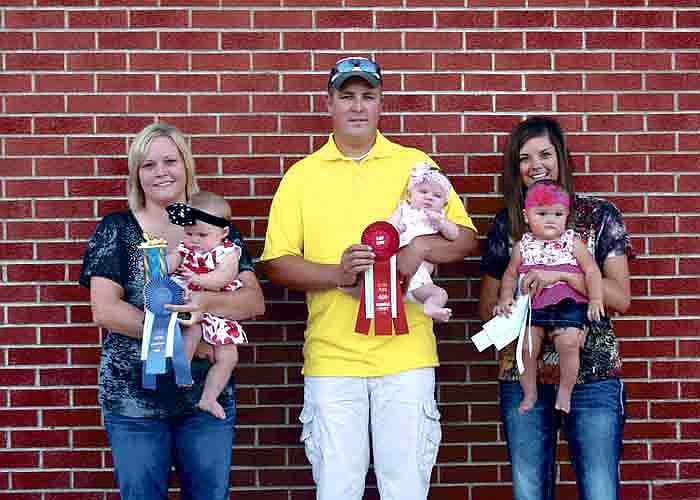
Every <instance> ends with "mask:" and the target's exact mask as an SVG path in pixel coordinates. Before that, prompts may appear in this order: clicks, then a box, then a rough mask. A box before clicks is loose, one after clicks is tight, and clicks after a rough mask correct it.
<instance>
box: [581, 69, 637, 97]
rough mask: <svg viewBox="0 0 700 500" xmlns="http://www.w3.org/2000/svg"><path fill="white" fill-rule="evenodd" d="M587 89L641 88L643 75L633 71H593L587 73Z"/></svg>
mask: <svg viewBox="0 0 700 500" xmlns="http://www.w3.org/2000/svg"><path fill="white" fill-rule="evenodd" d="M586 89H587V90H641V89H642V75H640V74H633V73H591V74H588V75H586ZM620 97H623V96H620Z"/></svg>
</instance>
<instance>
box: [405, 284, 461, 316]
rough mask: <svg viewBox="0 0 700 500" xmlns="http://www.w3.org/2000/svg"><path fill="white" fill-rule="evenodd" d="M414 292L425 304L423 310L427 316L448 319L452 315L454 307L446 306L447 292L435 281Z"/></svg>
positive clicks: (419, 300)
mask: <svg viewBox="0 0 700 500" xmlns="http://www.w3.org/2000/svg"><path fill="white" fill-rule="evenodd" d="M412 293H413V296H414V297H415V298H416V300H418V302H421V303H422V304H423V312H424V313H425V314H426V316H430V317H431V318H433V319H435V320H437V321H447V320H449V319H450V316H452V309H450V308H448V307H445V304H446V303H447V292H446V291H445V290H443V289H442V288H440V287H439V286H437V285H435V284H434V283H426V284H425V285H423V286H421V287H419V288H416V289H415V290H413V292H412Z"/></svg>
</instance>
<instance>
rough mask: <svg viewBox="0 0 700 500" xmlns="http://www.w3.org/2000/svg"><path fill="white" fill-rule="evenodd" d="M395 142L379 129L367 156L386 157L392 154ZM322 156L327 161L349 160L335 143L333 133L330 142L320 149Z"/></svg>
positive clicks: (329, 138)
mask: <svg viewBox="0 0 700 500" xmlns="http://www.w3.org/2000/svg"><path fill="white" fill-rule="evenodd" d="M394 147H395V144H394V143H392V142H391V141H390V140H389V139H387V138H386V137H384V136H383V135H382V134H381V132H379V131H378V130H377V138H376V139H375V141H374V146H372V149H370V150H369V154H368V155H367V158H385V157H387V156H391V152H392V150H393V149H394ZM319 154H320V155H321V158H323V159H324V160H325V161H338V160H348V159H349V158H348V157H347V156H345V155H344V154H343V153H341V152H340V150H339V149H338V146H336V145H335V140H334V139H333V134H331V135H330V136H329V137H328V142H326V144H324V145H323V147H322V148H321V149H320V150H319Z"/></svg>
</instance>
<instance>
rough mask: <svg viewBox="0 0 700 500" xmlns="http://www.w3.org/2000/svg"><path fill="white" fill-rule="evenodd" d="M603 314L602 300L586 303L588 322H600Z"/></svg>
mask: <svg viewBox="0 0 700 500" xmlns="http://www.w3.org/2000/svg"><path fill="white" fill-rule="evenodd" d="M604 314H605V309H604V308H603V301H602V300H591V301H589V302H588V320H589V321H600V318H602V317H603V315H604Z"/></svg>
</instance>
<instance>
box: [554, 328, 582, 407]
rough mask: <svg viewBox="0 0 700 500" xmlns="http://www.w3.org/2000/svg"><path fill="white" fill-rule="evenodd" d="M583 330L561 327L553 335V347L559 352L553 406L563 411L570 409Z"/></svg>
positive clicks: (579, 362)
mask: <svg viewBox="0 0 700 500" xmlns="http://www.w3.org/2000/svg"><path fill="white" fill-rule="evenodd" d="M582 336H583V332H582V331H581V330H580V329H579V328H562V329H560V330H556V331H555V332H554V335H553V339H554V347H555V348H556V350H557V352H558V353H559V372H560V375H559V392H558V393H557V402H556V405H555V408H556V409H557V410H561V411H563V412H565V413H569V412H570V410H571V391H573V390H574V386H575V385H576V379H577V378H578V369H579V365H580V364H581V360H580V357H579V353H580V350H581V338H582Z"/></svg>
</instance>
